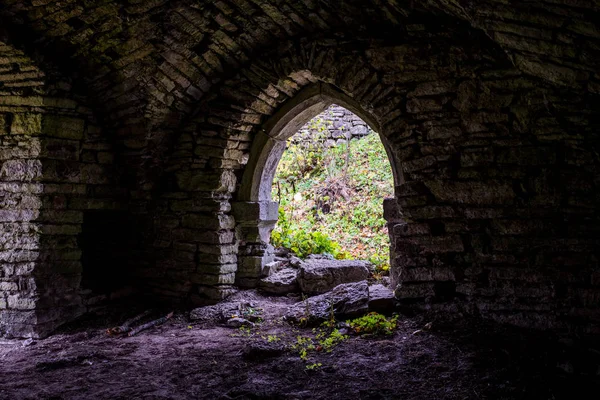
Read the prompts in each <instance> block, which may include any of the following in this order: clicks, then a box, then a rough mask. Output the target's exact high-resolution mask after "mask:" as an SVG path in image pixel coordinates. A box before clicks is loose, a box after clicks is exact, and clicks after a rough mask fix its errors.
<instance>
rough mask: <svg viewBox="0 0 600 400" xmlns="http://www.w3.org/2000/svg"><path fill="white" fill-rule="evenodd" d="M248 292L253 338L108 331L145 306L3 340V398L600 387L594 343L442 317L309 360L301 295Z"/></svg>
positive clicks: (334, 395)
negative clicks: (299, 322) (253, 311)
mask: <svg viewBox="0 0 600 400" xmlns="http://www.w3.org/2000/svg"><path fill="white" fill-rule="evenodd" d="M244 296H246V298H249V299H250V301H252V302H253V303H254V304H255V305H256V306H257V307H259V308H262V309H263V310H264V311H263V313H264V321H263V322H262V323H260V324H258V325H257V326H256V327H255V328H254V329H252V330H251V331H250V333H246V332H243V331H241V330H240V329H233V328H228V327H224V326H221V325H218V324H208V325H198V324H194V323H193V322H191V321H189V320H188V319H187V313H186V312H184V311H179V312H177V313H176V315H175V317H174V318H173V319H171V320H169V321H168V322H167V323H165V324H164V325H162V326H158V327H155V328H152V329H149V330H147V331H144V332H141V333H139V334H138V335H137V336H134V337H131V338H129V337H111V336H108V335H107V334H106V328H108V327H111V326H115V325H118V324H119V323H122V322H123V321H124V320H125V319H127V318H129V317H131V316H132V315H135V314H136V313H138V312H139V311H140V310H142V309H143V308H139V307H132V306H127V307H125V306H123V307H118V308H111V309H108V310H103V311H98V312H96V313H95V314H93V315H89V316H86V317H85V318H84V319H80V320H78V321H75V322H74V323H71V324H70V325H67V326H65V327H64V328H62V329H61V330H60V331H59V332H58V333H57V334H55V335H53V336H51V337H49V338H47V339H43V340H35V341H33V342H31V341H29V342H27V341H24V340H6V339H3V340H1V341H0V399H2V400H4V399H7V400H8V399H65V400H66V399H190V398H198V399H563V398H564V399H584V398H590V399H592V398H597V397H595V396H596V395H597V393H598V390H599V389H600V375H599V373H598V371H600V370H599V369H596V370H594V368H598V365H599V364H598V363H597V361H598V360H597V356H598V354H596V355H595V356H596V359H594V352H593V351H591V350H590V349H589V348H587V347H586V348H585V349H584V348H583V347H581V346H575V345H573V344H572V343H571V342H560V341H558V340H556V338H554V339H543V340H540V339H539V336H540V335H539V334H538V333H536V332H530V331H522V330H517V329H514V328H511V329H508V328H501V327H498V326H496V325H492V324H490V323H483V322H481V321H478V320H474V319H461V318H455V319H453V320H452V321H450V320H446V319H444V317H443V316H442V315H439V314H437V315H434V314H429V315H427V314H421V315H418V316H406V315H401V316H400V323H399V327H398V330H397V331H396V332H395V333H394V334H393V335H390V336H385V337H357V336H352V337H351V338H350V339H348V340H347V341H345V342H343V343H342V344H340V345H339V346H337V347H335V348H334V349H333V351H332V352H331V353H324V352H317V353H312V354H311V356H310V361H309V362H305V361H303V360H301V359H300V357H299V356H298V354H297V352H295V351H293V350H291V349H290V348H289V345H290V344H292V343H294V342H295V341H296V337H297V336H298V335H301V336H310V335H312V329H311V328H298V327H294V326H291V325H289V324H288V323H286V322H284V321H283V320H282V315H283V313H284V311H285V309H286V308H287V306H288V305H289V304H291V303H293V302H294V301H295V300H294V299H290V298H285V297H283V298H267V297H262V296H260V295H257V294H256V293H255V292H247V293H246V294H245V295H244ZM238 298H239V297H238ZM160 312H161V311H160V310H157V313H159V314H160ZM429 322H431V329H423V328H424V327H425V326H426V324H427V323H429ZM415 332H416V333H415ZM268 335H272V336H276V337H278V338H280V339H281V340H278V341H271V342H269V341H268V339H267V338H268ZM312 363H321V364H322V366H320V367H318V368H316V369H313V370H310V369H307V365H310V364H312Z"/></svg>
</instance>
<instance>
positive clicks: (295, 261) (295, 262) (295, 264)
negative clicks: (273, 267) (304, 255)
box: [289, 256, 304, 268]
mask: <svg viewBox="0 0 600 400" xmlns="http://www.w3.org/2000/svg"><path fill="white" fill-rule="evenodd" d="M302 264H304V261H302V259H301V258H300V257H296V256H291V257H290V261H289V265H290V267H292V268H300V267H301V266H302Z"/></svg>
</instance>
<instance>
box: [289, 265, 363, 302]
mask: <svg viewBox="0 0 600 400" xmlns="http://www.w3.org/2000/svg"><path fill="white" fill-rule="evenodd" d="M370 267H371V263H369V262H368V261H355V260H329V259H323V258H318V259H310V260H305V261H304V262H303V263H302V265H301V266H300V268H299V271H298V284H299V285H300V290H302V292H304V293H306V294H309V295H315V294H322V293H325V292H327V291H329V290H331V289H333V288H334V287H336V286H338V285H340V284H342V283H350V282H360V281H363V280H365V279H367V278H368V277H369V268H370Z"/></svg>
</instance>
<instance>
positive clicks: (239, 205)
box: [232, 201, 279, 226]
mask: <svg viewBox="0 0 600 400" xmlns="http://www.w3.org/2000/svg"><path fill="white" fill-rule="evenodd" d="M232 211H233V215H234V216H235V219H236V221H237V222H238V224H240V225H242V226H257V225H258V224H260V223H261V222H267V221H272V222H276V221H277V219H278V217H279V203H277V202H276V201H258V202H236V203H233V204H232Z"/></svg>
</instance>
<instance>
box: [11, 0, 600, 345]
mask: <svg viewBox="0 0 600 400" xmlns="http://www.w3.org/2000/svg"><path fill="white" fill-rule="evenodd" d="M598 21H600V5H598V3H597V2H595V1H592V0H532V1H528V2H522V1H510V0H509V1H505V0H504V1H496V0H482V1H479V2H471V1H467V0H456V1H446V0H425V1H420V2H414V1H408V0H406V1H403V0H400V1H382V0H377V1H376V0H372V1H365V0H360V1H359V0H344V1H341V0H333V1H327V2H324V1H315V0H301V1H291V0H290V1H285V0H280V1H279V0H278V1H273V0H268V1H267V0H240V1H238V0H235V1H233V0H221V1H204V0H196V1H189V0H175V1H166V0H157V1H137V0H107V1H103V2H86V1H79V0H73V1H69V2H65V1H52V0H19V1H15V0H0V334H5V335H11V336H21V337H39V336H45V335H47V334H49V333H50V332H52V331H53V330H54V329H55V328H56V327H58V326H59V325H61V324H63V323H65V322H67V321H70V320H72V319H73V318H75V317H77V316H79V315H81V314H83V313H85V312H86V310H88V309H89V308H90V307H94V306H95V305H97V304H99V303H101V302H104V301H109V300H111V299H114V298H115V297H119V296H125V295H127V294H131V293H135V295H136V296H148V297H149V298H152V299H160V300H162V301H165V302H177V303H180V304H191V303H195V304H202V303H210V302H216V301H218V300H220V299H222V298H224V297H226V296H227V295H228V294H230V293H232V292H233V291H235V290H236V289H237V288H239V287H248V286H250V287H251V286H252V285H254V284H255V282H256V280H257V278H258V277H259V274H260V267H261V265H263V263H264V262H266V261H268V260H269V257H270V246H269V244H268V230H269V229H270V227H271V226H273V224H274V222H275V220H276V217H277V213H276V209H277V207H276V205H275V204H274V203H273V202H272V200H271V199H270V197H269V196H268V195H266V193H267V192H268V191H267V190H266V189H265V188H268V189H270V187H269V185H270V182H271V181H270V179H272V173H273V172H274V169H275V167H276V163H277V161H278V160H279V156H280V155H281V151H282V149H283V148H282V143H283V142H282V140H283V139H285V138H286V137H288V136H289V135H290V134H291V133H293V132H295V130H297V129H298V128H299V127H300V126H302V123H303V122H306V121H307V120H308V119H310V118H311V117H313V116H315V115H316V114H318V113H319V112H320V111H322V110H324V109H325V107H327V106H328V105H330V104H334V103H335V104H340V105H342V106H344V107H346V108H348V109H349V110H351V111H352V112H354V113H356V114H357V115H358V116H360V117H361V118H362V119H364V120H365V121H367V122H368V123H369V125H371V126H372V127H373V128H374V129H375V130H376V131H377V132H378V133H379V134H380V135H381V138H382V141H383V142H384V144H385V146H386V148H387V150H388V154H389V158H390V162H391V163H392V166H393V169H394V172H395V180H396V190H395V198H394V199H390V200H387V201H386V202H385V215H386V219H387V221H388V224H389V228H390V236H391V237H390V239H391V243H392V246H391V247H392V248H391V249H390V254H391V262H392V275H393V279H392V280H393V284H394V285H396V287H397V289H396V295H397V297H398V298H399V299H400V300H401V301H402V302H403V303H405V304H406V305H408V306H411V307H415V308H418V309H441V310H447V311H448V312H459V311H460V312H466V313H470V314H474V315H480V316H482V317H485V318H491V319H494V320H498V321H501V322H506V323H510V324H516V325H520V326H528V327H534V328H543V329H552V330H555V331H557V332H562V333H576V334H599V333H600V267H599V265H598V259H599V258H600V254H599V253H600V250H599V249H600V209H599V208H600V143H599V137H600V25H599V23H598ZM292 131H293V132H292Z"/></svg>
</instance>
